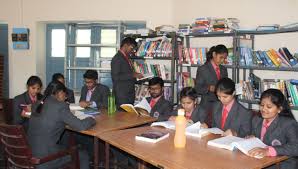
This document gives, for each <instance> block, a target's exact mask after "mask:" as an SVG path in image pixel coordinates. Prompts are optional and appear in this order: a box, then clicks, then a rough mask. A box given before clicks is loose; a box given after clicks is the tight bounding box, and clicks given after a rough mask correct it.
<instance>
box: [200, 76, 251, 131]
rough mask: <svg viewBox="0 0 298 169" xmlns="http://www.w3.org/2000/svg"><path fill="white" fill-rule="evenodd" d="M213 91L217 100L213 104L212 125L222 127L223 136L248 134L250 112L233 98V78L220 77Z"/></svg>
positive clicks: (249, 129)
mask: <svg viewBox="0 0 298 169" xmlns="http://www.w3.org/2000/svg"><path fill="white" fill-rule="evenodd" d="M215 91H216V94H217V97H218V99H219V102H217V103H216V104H215V105H214V109H213V110H214V111H213V114H212V115H213V118H212V127H217V128H220V129H222V130H223V131H224V134H223V135H224V136H228V135H233V136H238V137H245V136H247V135H249V134H250V132H251V119H252V113H251V111H250V110H248V109H246V108H245V107H243V106H242V105H241V104H240V103H239V102H238V101H237V99H236V98H235V83H234V82H233V80H231V79H230V78H222V79H220V80H219V81H218V82H217V84H216V87H215ZM206 126H207V125H206ZM206 126H205V127H206Z"/></svg>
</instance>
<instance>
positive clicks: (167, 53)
mask: <svg viewBox="0 0 298 169" xmlns="http://www.w3.org/2000/svg"><path fill="white" fill-rule="evenodd" d="M126 36H130V37H133V38H139V39H142V40H141V43H140V46H139V49H138V52H136V54H137V55H138V54H139V55H143V54H145V56H133V57H130V58H131V59H132V60H133V61H134V62H135V63H134V68H135V70H142V71H140V72H145V73H148V72H150V73H153V72H154V73H153V74H155V76H156V74H158V76H160V77H161V78H163V77H166V75H167V73H168V75H170V78H169V79H168V78H167V80H164V82H165V83H167V87H170V93H171V94H170V97H169V100H170V101H171V102H172V103H175V95H174V91H175V90H174V88H175V85H176V77H175V75H176V63H177V58H178V57H177V55H178V54H177V52H178V50H177V42H178V38H183V37H181V36H177V34H176V33H175V32H171V33H167V34H149V35H146V36H144V35H141V34H130V35H126ZM157 37H167V39H166V38H165V39H164V38H157ZM146 38H152V39H151V40H150V41H147V39H146ZM155 38H156V39H155ZM145 39H146V41H145ZM158 41H160V42H158ZM147 43H148V44H147ZM166 43H168V44H167V45H164V44H166ZM169 44H171V45H169ZM142 45H143V46H142ZM170 47H171V48H170ZM149 49H150V50H149ZM139 50H140V51H139ZM156 51H160V52H161V54H162V55H163V56H155V57H148V55H147V54H148V53H150V52H152V53H154V52H156ZM139 52H140V53H139ZM147 52H148V53H147ZM156 53H158V52H156ZM146 55H147V56H146ZM149 56H152V55H149ZM146 60H148V62H147V63H146V62H145V61H146ZM149 61H150V62H149ZM154 61H156V62H157V61H158V62H157V64H155V62H154ZM152 62H153V63H152ZM151 63H152V64H151ZM158 63H160V64H158ZM135 66H136V67H135ZM144 70H147V71H148V72H147V71H144ZM137 72H138V71H137ZM163 79H165V78H163ZM146 81H148V79H147V80H145V81H141V83H144V82H146Z"/></svg>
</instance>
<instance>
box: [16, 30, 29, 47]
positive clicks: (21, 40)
mask: <svg viewBox="0 0 298 169" xmlns="http://www.w3.org/2000/svg"><path fill="white" fill-rule="evenodd" d="M12 44H13V49H17V50H23V49H29V29H28V28H12Z"/></svg>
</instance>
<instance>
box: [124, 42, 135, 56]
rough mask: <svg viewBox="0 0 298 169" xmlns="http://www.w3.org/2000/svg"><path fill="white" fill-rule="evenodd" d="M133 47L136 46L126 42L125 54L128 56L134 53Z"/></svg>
mask: <svg viewBox="0 0 298 169" xmlns="http://www.w3.org/2000/svg"><path fill="white" fill-rule="evenodd" d="M135 48H136V47H135V46H134V45H129V44H127V45H126V54H127V55H128V56H130V55H132V54H134V53H135V52H136V49H135Z"/></svg>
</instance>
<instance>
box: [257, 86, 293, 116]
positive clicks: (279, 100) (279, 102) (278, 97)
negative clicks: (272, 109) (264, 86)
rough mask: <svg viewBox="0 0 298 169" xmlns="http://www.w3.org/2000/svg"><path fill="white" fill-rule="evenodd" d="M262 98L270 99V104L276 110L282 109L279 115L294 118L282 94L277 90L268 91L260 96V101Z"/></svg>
mask: <svg viewBox="0 0 298 169" xmlns="http://www.w3.org/2000/svg"><path fill="white" fill-rule="evenodd" d="M264 98H270V100H271V102H272V103H273V104H274V105H276V106H277V107H278V108H282V109H281V112H280V113H279V115H281V116H287V117H290V118H294V116H293V114H292V111H291V109H290V106H289V103H288V101H287V99H286V97H285V96H284V95H283V93H282V92H281V91H280V90H278V89H268V90H266V91H264V92H263V93H262V95H261V99H260V101H262V100H263V99H264Z"/></svg>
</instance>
